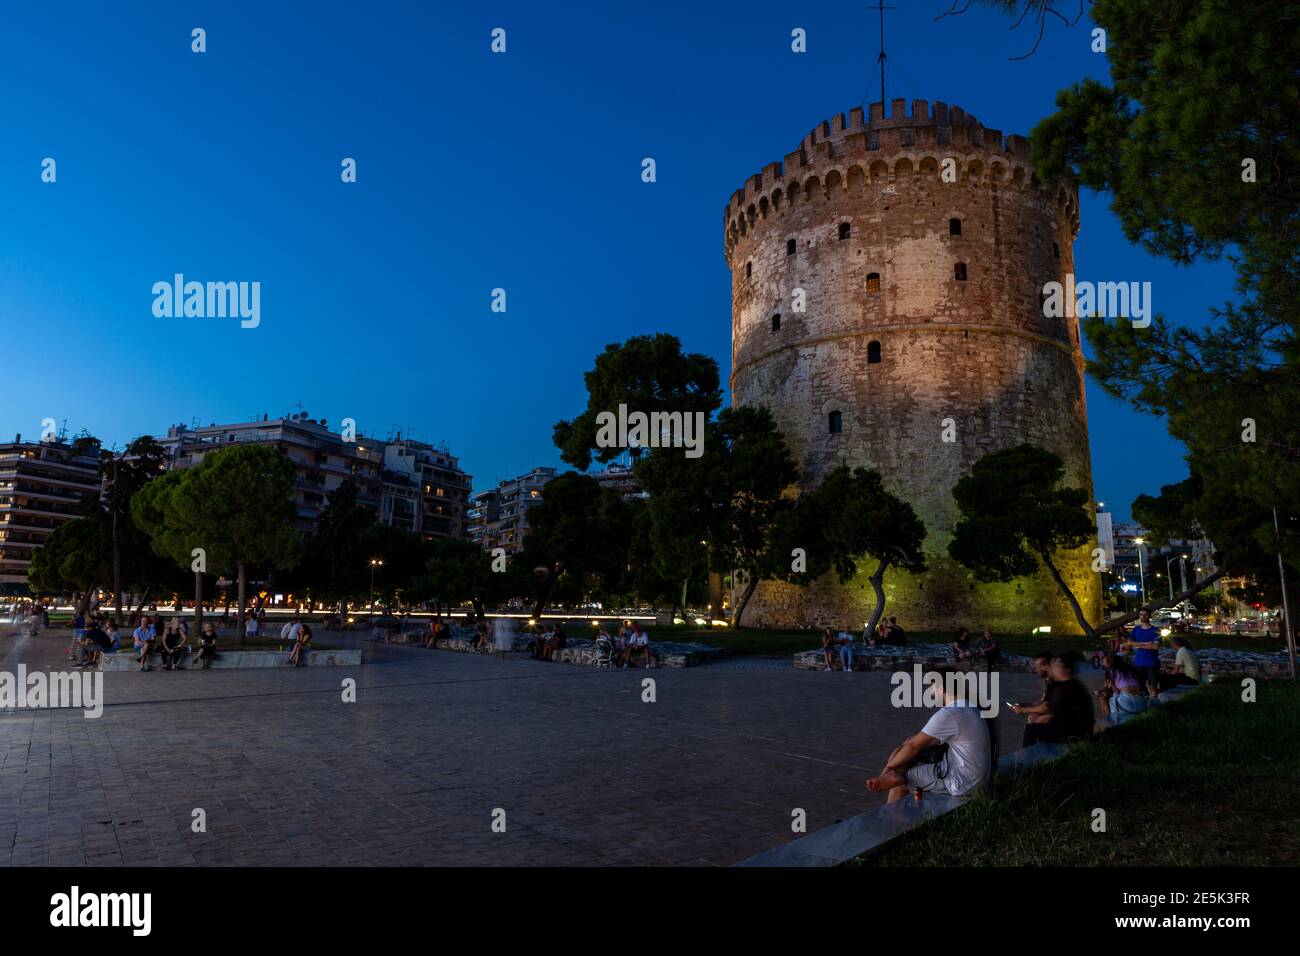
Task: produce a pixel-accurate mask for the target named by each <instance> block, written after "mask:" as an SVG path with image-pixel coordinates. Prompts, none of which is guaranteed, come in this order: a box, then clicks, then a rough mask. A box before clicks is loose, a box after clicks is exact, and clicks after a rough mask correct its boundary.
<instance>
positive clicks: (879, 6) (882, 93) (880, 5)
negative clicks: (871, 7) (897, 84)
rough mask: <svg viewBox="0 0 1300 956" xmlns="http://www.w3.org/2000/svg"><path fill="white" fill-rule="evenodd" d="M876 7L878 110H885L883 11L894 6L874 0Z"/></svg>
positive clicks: (882, 111)
mask: <svg viewBox="0 0 1300 956" xmlns="http://www.w3.org/2000/svg"><path fill="white" fill-rule="evenodd" d="M876 9H877V10H879V11H880V56H878V57H877V58H876V60H877V62H878V63H879V64H880V110H881V113H882V114H883V113H884V110H885V102H886V100H885V59H886V57H885V11H886V10H895V9H897V8H896V7H887V6H885V0H876Z"/></svg>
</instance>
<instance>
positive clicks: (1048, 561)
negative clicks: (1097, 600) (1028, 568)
mask: <svg viewBox="0 0 1300 956" xmlns="http://www.w3.org/2000/svg"><path fill="white" fill-rule="evenodd" d="M1039 556H1040V557H1041V558H1042V559H1043V563H1044V564H1045V565H1047V570H1048V571H1050V572H1051V574H1052V580H1053V581H1055V582H1056V586H1057V587H1058V588H1060V589H1061V593H1062V594H1064V595H1065V599H1066V600H1067V601H1069V602H1070V607H1071V608H1073V610H1074V619H1075V620H1076V621H1078V622H1079V626H1080V627H1081V628H1083V633H1084V636H1086V637H1089V638H1095V637H1096V636H1097V632H1096V631H1095V630H1093V627H1092V625H1091V624H1089V623H1088V619H1087V618H1086V617H1084V616H1083V608H1081V607H1080V606H1079V600H1078V598H1076V597H1075V596H1074V592H1073V591H1071V590H1070V587H1069V585H1067V584H1066V583H1065V578H1063V577H1061V572H1060V571H1058V570H1057V569H1056V565H1055V564H1053V563H1052V556H1051V555H1050V554H1048V553H1047V552H1046V551H1044V552H1043V553H1042V554H1041V555H1039Z"/></svg>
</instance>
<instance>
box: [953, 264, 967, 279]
mask: <svg viewBox="0 0 1300 956" xmlns="http://www.w3.org/2000/svg"><path fill="white" fill-rule="evenodd" d="M952 274H953V277H954V278H955V279H956V280H957V281H958V282H965V281H966V263H964V262H959V263H957V264H956V265H955V266H953V267H952Z"/></svg>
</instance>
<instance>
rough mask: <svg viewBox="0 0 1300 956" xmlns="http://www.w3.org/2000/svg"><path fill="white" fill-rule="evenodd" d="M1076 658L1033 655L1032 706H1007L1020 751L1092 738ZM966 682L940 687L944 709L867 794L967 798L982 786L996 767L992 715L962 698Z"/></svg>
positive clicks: (1090, 714)
mask: <svg viewBox="0 0 1300 956" xmlns="http://www.w3.org/2000/svg"><path fill="white" fill-rule="evenodd" d="M1076 660H1077V655H1075V654H1074V653H1073V652H1069V651H1067V652H1065V653H1063V654H1058V655H1056V656H1052V655H1050V654H1040V655H1039V656H1038V657H1037V658H1035V661H1034V666H1035V669H1036V670H1037V671H1038V673H1039V674H1040V675H1041V676H1042V678H1043V696H1042V699H1040V700H1039V701H1038V702H1037V703H1034V704H1011V710H1012V711H1013V712H1014V713H1016V714H1022V715H1024V716H1025V717H1026V718H1027V722H1026V724H1025V733H1024V741H1023V743H1024V746H1026V747H1027V746H1029V745H1030V744H1034V743H1039V742H1045V741H1053V742H1065V741H1071V740H1083V739H1084V738H1086V737H1088V736H1089V735H1091V733H1092V727H1093V710H1092V698H1091V697H1090V696H1089V694H1088V691H1087V689H1086V688H1085V687H1084V686H1083V684H1082V683H1081V682H1080V681H1079V680H1078V679H1077V678H1076V677H1075V676H1074V668H1075V663H1076ZM969 686H970V685H969V684H967V683H965V682H961V681H954V682H952V683H947V682H945V684H944V685H943V695H944V696H943V703H944V706H943V707H941V708H939V709H938V710H936V711H935V712H934V713H933V714H931V715H930V719H929V720H927V721H926V723H925V726H924V727H922V728H921V730H920V731H919V732H918V733H915V734H913V735H912V736H911V737H909V738H908V739H907V740H905V741H903V743H902V745H901V746H899V747H898V748H897V749H896V750H895V751H894V752H893V753H892V754H890V756H889V759H888V760H887V761H886V762H885V766H884V768H883V769H882V770H881V772H880V773H879V774H878V775H877V776H875V777H873V778H871V779H870V780H868V781H867V789H868V790H871V791H873V792H877V793H887V794H888V798H889V802H890V803H893V802H894V801H895V800H901V799H902V798H903V797H905V796H906V795H907V794H908V793H909V792H910V793H912V794H913V795H915V796H916V797H917V798H918V799H919V798H920V797H921V796H922V794H924V793H944V794H949V795H951V796H954V797H968V796H970V795H971V794H973V793H975V792H976V791H977V790H980V789H981V788H983V787H985V786H986V785H987V784H988V783H989V781H990V780H991V779H992V777H993V772H994V770H995V769H996V767H997V752H998V730H997V723H996V717H995V716H993V715H992V714H990V715H989V716H985V715H984V714H983V713H982V712H981V711H980V709H979V704H978V703H977V702H976V701H973V700H969V699H967V698H966V697H965V694H966V693H967V692H968V690H969Z"/></svg>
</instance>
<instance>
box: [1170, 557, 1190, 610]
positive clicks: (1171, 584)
mask: <svg viewBox="0 0 1300 956" xmlns="http://www.w3.org/2000/svg"><path fill="white" fill-rule="evenodd" d="M1173 560H1174V555H1172V554H1171V555H1170V556H1169V557H1167V558H1165V576H1166V577H1168V578H1169V600H1171V601H1172V600H1173V599H1174V573H1173V572H1172V571H1170V570H1169V565H1170V564H1172V563H1173ZM1179 560H1182V559H1181V558H1180V559H1179ZM1186 589H1187V572H1186V571H1184V572H1183V590H1186Z"/></svg>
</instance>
